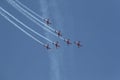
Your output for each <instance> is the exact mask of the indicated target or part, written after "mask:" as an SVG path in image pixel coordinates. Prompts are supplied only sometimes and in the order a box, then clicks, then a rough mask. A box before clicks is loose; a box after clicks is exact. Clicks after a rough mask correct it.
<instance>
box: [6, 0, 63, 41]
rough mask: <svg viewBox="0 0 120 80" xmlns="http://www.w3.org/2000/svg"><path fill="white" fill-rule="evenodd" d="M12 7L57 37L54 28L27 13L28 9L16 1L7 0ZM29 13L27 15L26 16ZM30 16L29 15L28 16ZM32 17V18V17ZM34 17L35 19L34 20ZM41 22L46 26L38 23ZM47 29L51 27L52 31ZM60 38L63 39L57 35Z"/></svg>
mask: <svg viewBox="0 0 120 80" xmlns="http://www.w3.org/2000/svg"><path fill="white" fill-rule="evenodd" d="M7 1H8V2H9V3H10V4H11V5H12V6H13V7H15V8H16V9H17V10H18V11H20V12H21V13H22V14H24V15H25V16H26V17H28V18H29V19H30V20H32V21H33V22H35V23H36V24H37V25H39V26H40V27H42V28H43V29H45V30H47V31H48V32H50V33H51V34H53V35H54V36H56V37H58V35H57V34H55V33H54V32H55V30H54V29H53V28H51V27H49V26H48V25H46V24H45V23H43V22H42V21H40V20H39V19H38V18H36V17H35V16H33V15H32V14H31V13H29V12H28V11H26V10H25V9H23V8H22V7H20V6H19V5H18V4H17V3H16V2H14V1H13V0H7ZM28 15H29V16H28ZM30 16H31V17H30ZM32 18H33V19H32ZM34 19H35V20H34ZM36 20H37V21H38V22H40V23H42V24H43V25H44V26H46V27H47V28H45V27H44V26H42V25H41V24H39V23H38V22H37V21H36ZM49 29H51V30H52V31H54V32H52V31H50V30H49ZM59 38H60V39H62V40H64V38H63V37H61V36H60V37H59Z"/></svg>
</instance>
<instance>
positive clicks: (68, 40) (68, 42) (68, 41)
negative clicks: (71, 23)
mask: <svg viewBox="0 0 120 80" xmlns="http://www.w3.org/2000/svg"><path fill="white" fill-rule="evenodd" d="M64 41H65V42H66V43H67V44H68V45H69V44H72V43H71V42H70V39H64Z"/></svg>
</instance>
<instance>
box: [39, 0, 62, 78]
mask: <svg viewBox="0 0 120 80" xmlns="http://www.w3.org/2000/svg"><path fill="white" fill-rule="evenodd" d="M40 7H41V9H40V10H41V12H42V14H43V15H42V16H44V17H48V16H49V6H48V2H47V0H40ZM46 36H49V34H47V33H46ZM56 53H57V52H56ZM56 53H55V54H51V55H49V58H50V78H51V80H60V66H59V65H60V63H59V55H58V54H56Z"/></svg>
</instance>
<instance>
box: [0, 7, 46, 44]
mask: <svg viewBox="0 0 120 80" xmlns="http://www.w3.org/2000/svg"><path fill="white" fill-rule="evenodd" d="M0 8H1V7H0ZM0 14H1V15H2V16H3V17H4V18H5V19H7V20H8V21H9V22H10V23H12V24H13V25H14V26H15V27H17V28H18V29H20V30H21V31H22V32H23V33H25V34H26V35H28V36H29V37H31V38H32V39H33V40H35V41H36V42H38V43H39V44H41V45H42V46H44V43H43V42H41V41H39V40H38V39H37V38H35V37H34V36H32V35H31V34H29V33H28V32H26V31H25V30H24V29H22V28H21V27H20V26H18V25H17V24H16V23H14V22H13V21H12V20H11V19H9V18H8V17H7V16H6V15H5V14H3V13H2V12H1V11H0Z"/></svg>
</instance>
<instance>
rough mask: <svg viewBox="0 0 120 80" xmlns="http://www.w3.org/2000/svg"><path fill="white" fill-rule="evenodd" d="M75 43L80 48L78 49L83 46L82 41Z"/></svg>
mask: <svg viewBox="0 0 120 80" xmlns="http://www.w3.org/2000/svg"><path fill="white" fill-rule="evenodd" d="M74 43H75V44H76V45H77V46H78V48H80V47H82V45H81V44H80V41H75V42H74Z"/></svg>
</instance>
